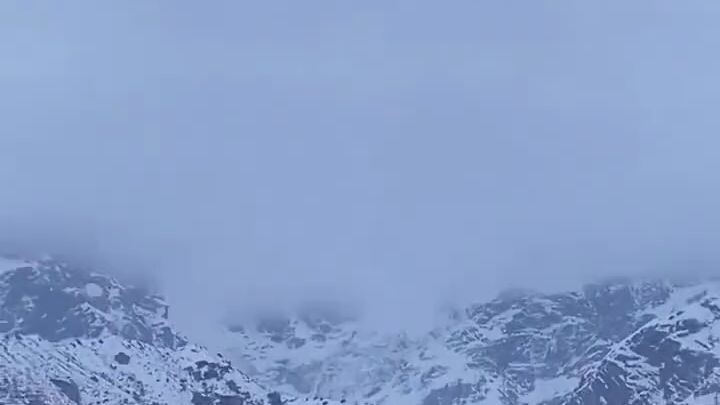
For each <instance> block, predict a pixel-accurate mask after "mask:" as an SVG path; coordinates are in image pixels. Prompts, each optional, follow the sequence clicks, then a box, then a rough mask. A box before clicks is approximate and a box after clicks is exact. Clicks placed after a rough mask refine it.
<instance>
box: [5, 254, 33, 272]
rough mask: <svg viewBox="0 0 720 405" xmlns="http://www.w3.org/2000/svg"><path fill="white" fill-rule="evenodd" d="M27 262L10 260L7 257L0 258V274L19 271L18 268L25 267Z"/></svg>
mask: <svg viewBox="0 0 720 405" xmlns="http://www.w3.org/2000/svg"><path fill="white" fill-rule="evenodd" d="M27 266H28V262H26V261H25V260H17V259H10V258H7V257H2V256H0V273H4V272H6V271H11V270H15V269H19V268H20V267H27Z"/></svg>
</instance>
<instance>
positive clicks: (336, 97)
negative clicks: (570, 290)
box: [0, 1, 720, 324]
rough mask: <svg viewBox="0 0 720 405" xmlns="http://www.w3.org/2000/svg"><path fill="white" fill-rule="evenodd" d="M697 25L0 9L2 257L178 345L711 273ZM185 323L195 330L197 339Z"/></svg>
mask: <svg viewBox="0 0 720 405" xmlns="http://www.w3.org/2000/svg"><path fill="white" fill-rule="evenodd" d="M718 21H720V4H718V3H716V2H710V1H688V2H677V1H676V2H664V1H652V2H650V1H634V2H627V1H618V2H602V4H599V3H595V4H589V3H585V2H556V1H554V2H550V1H547V2H545V1H532V2H515V1H454V2H440V1H436V2H425V1H420V2H418V1H378V2H375V1H369V2H330V1H305V2H298V1H276V2H265V1H245V2H242V1H238V2H235V1H228V2H223V1H214V2H180V1H153V2H145V1H137V2H124V1H123V2H91V1H88V2H30V1H5V2H2V3H0V55H2V59H1V60H2V62H1V63H0V90H1V92H0V114H1V116H0V118H1V119H0V184H1V185H2V186H1V187H2V188H1V190H2V192H1V194H0V195H1V198H0V221H1V224H0V225H1V226H2V233H1V234H0V237H1V239H2V241H3V242H4V243H5V245H6V246H12V247H14V248H19V247H23V248H25V249H49V250H57V251H64V252H70V253H72V254H79V255H86V256H88V257H91V258H92V260H99V261H101V262H103V263H106V264H108V265H109V266H111V267H115V268H122V269H132V270H134V272H135V273H138V274H144V275H147V274H150V275H152V276H153V277H155V278H157V279H158V280H160V282H161V284H162V286H163V289H164V290H166V291H167V292H168V294H169V296H170V299H171V301H172V303H173V304H175V305H176V306H177V307H178V308H179V311H180V312H181V313H182V314H185V315H186V318H187V319H190V320H192V321H197V319H199V318H207V317H208V314H210V313H211V312H208V311H210V310H214V309H217V308H219V307H220V306H222V307H223V308H234V309H236V310H248V309H250V310H254V309H256V308H268V307H270V308H284V307H288V306H293V305H296V304H297V303H299V302H302V301H305V300H308V299H313V300H316V299H321V300H331V301H332V300H346V301H350V302H359V303H362V304H363V305H365V307H366V308H368V309H369V310H370V311H369V312H370V313H371V314H374V315H375V317H376V318H377V319H378V320H379V321H384V322H386V323H391V322H394V320H395V319H398V318H402V319H404V320H405V322H407V323H408V324H409V323H411V322H416V321H418V320H420V319H422V318H423V317H424V316H425V315H424V313H426V311H427V310H428V309H429V308H431V307H433V306H436V305H438V304H439V303H441V302H445V301H447V300H452V299H458V300H472V299H482V298H486V297H487V296H489V295H491V294H494V293H495V292H497V290H498V289H500V288H504V287H506V286H508V285H519V286H524V287H537V288H546V289H555V288H566V287H567V286H571V285H574V284H575V283H577V282H578V281H582V280H587V279H593V278H598V277H604V276H609V275H617V274H647V273H653V272H666V271H667V272H687V271H692V272H712V271H714V270H715V269H716V268H717V267H716V266H717V265H718V264H720V249H718V243H719V242H720V192H719V190H720V189H719V188H718V187H720V182H719V181H720V113H719V110H718V108H719V106H720V52H718V49H720V24H718V23H717V22H718ZM196 318H197V319H196Z"/></svg>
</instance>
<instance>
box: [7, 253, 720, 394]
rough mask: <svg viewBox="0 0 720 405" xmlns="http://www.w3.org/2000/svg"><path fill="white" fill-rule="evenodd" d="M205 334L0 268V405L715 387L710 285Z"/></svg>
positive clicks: (55, 271)
mask: <svg viewBox="0 0 720 405" xmlns="http://www.w3.org/2000/svg"><path fill="white" fill-rule="evenodd" d="M218 332H219V333H223V334H224V337H225V338H226V339H227V340H226V342H227V350H226V351H225V352H224V353H225V354H224V356H223V355H220V354H212V353H210V352H209V351H208V350H207V349H205V348H204V347H202V346H199V345H197V344H193V343H191V342H189V341H188V339H187V338H185V337H184V336H183V335H182V334H181V333H179V332H178V331H176V329H175V328H174V327H173V326H172V325H171V323H170V322H169V320H168V306H167V305H166V303H165V302H164V301H163V300H162V299H161V298H160V297H157V296H154V295H151V294H148V293H147V292H146V291H143V290H142V289H138V288H133V287H128V286H125V285H122V284H121V283H119V282H118V281H116V280H115V279H113V278H111V277H108V276H106V275H102V274H96V273H92V272H88V271H85V270H82V269H77V268H74V267H73V266H69V265H67V264H64V263H60V262H56V261H53V260H39V261H26V260H14V259H13V260H10V259H2V260H0V404H7V405H15V404H33V405H41V404H45V405H54V404H60V405H70V404H86V405H89V404H143V405H145V404H150V405H151V404H168V405H176V404H177V405H182V404H188V405H190V404H192V405H237V404H242V405H261V404H262V405H279V404H283V403H285V404H292V403H297V404H300V403H303V404H309V405H330V404H337V403H348V404H355V403H357V404H383V405H452V404H490V405H510V404H529V405H597V404H609V405H615V404H628V405H641V404H643V405H644V404H678V405H681V404H684V405H691V404H692V405H709V404H714V403H715V393H717V392H720V345H719V342H720V282H718V281H715V280H706V281H702V282H691V283H690V282H688V283H677V282H669V281H635V282H631V281H622V280H621V281H614V282H609V283H605V284H596V285H588V286H586V287H585V288H584V289H582V290H581V291H575V292H568V293H563V294H549V295H548V294H535V293H513V294H504V295H502V296H500V297H498V298H497V299H495V300H493V301H490V302H487V303H482V304H477V305H472V306H470V307H468V308H464V309H462V310H454V311H448V312H447V316H445V317H444V320H443V322H442V323H441V324H439V325H437V326H436V327H435V328H434V329H432V330H430V331H428V332H427V333H424V334H419V335H416V336H409V335H406V334H397V335H384V334H381V333H378V332H374V331H372V330H369V329H368V328H367V325H366V324H364V323H360V322H358V321H357V320H355V319H354V318H352V317H347V316H343V315H342V314H339V313H337V312H333V311H330V310H328V309H327V308H320V309H318V308H315V309H313V310H304V311H301V312H299V313H298V314H296V315H294V316H290V317H263V318H261V319H260V320H259V321H258V322H256V323H252V324H249V323H248V324H244V325H233V326H232V327H230V328H228V330H226V331H224V332H223V331H218ZM240 369H242V370H243V371H244V372H241V371H239V370H240ZM245 372H246V373H247V374H246V373H245ZM278 392H280V393H281V394H279V393H278ZM324 398H330V399H324Z"/></svg>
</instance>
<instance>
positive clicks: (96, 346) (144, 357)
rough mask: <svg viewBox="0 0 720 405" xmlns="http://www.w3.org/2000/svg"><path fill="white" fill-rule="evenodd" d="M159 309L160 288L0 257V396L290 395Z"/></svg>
mask: <svg viewBox="0 0 720 405" xmlns="http://www.w3.org/2000/svg"><path fill="white" fill-rule="evenodd" d="M167 317H168V308H167V305H166V304H165V302H164V301H163V300H162V299H161V298H160V297H157V296H152V295H148V294H147V293H146V292H144V291H142V290H140V289H136V288H131V287H126V286H123V285H121V284H119V283H118V282H117V281H116V280H114V279H112V278H110V277H107V276H104V275H101V274H93V273H89V272H85V271H82V270H79V269H76V268H72V267H71V266H68V265H66V264H63V263H58V262H54V261H50V260H48V261H34V262H28V261H22V260H9V259H1V260H0V403H3V404H10V405H14V404H34V405H40V404H46V405H56V404H58V405H70V404H75V405H77V404H83V405H92V404H112V405H115V404H142V405H148V404H157V405H160V404H167V405H182V404H188V405H190V404H193V405H263V404H268V405H277V404H280V403H283V402H292V401H291V400H288V399H281V398H280V397H279V396H278V395H277V394H273V393H271V392H269V391H267V390H266V389H264V388H263V387H261V386H260V385H258V384H257V383H255V382H254V381H253V380H251V379H250V378H249V377H248V376H247V375H245V374H243V373H241V372H240V371H238V370H236V369H235V368H233V366H232V365H231V364H230V363H229V362H228V361H226V360H224V359H223V358H222V357H220V356H219V355H212V354H210V353H208V351H207V350H206V349H205V348H203V347H201V346H198V345H194V344H191V343H189V342H188V341H187V339H185V338H184V337H183V336H182V335H180V334H179V333H177V332H176V331H175V330H174V329H173V328H172V326H171V325H170V324H169V322H168V319H167ZM323 402H324V403H325V404H326V405H327V401H322V400H317V401H312V403H315V404H322V403H323Z"/></svg>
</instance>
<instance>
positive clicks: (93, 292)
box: [85, 283, 104, 298]
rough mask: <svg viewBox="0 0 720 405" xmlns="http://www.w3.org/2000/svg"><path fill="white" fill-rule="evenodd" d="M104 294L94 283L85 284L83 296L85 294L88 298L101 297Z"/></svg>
mask: <svg viewBox="0 0 720 405" xmlns="http://www.w3.org/2000/svg"><path fill="white" fill-rule="evenodd" d="M103 293H104V290H103V288H102V287H100V286H99V285H97V284H95V283H87V284H85V294H87V296H88V297H93V298H96V297H102V296H103Z"/></svg>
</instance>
